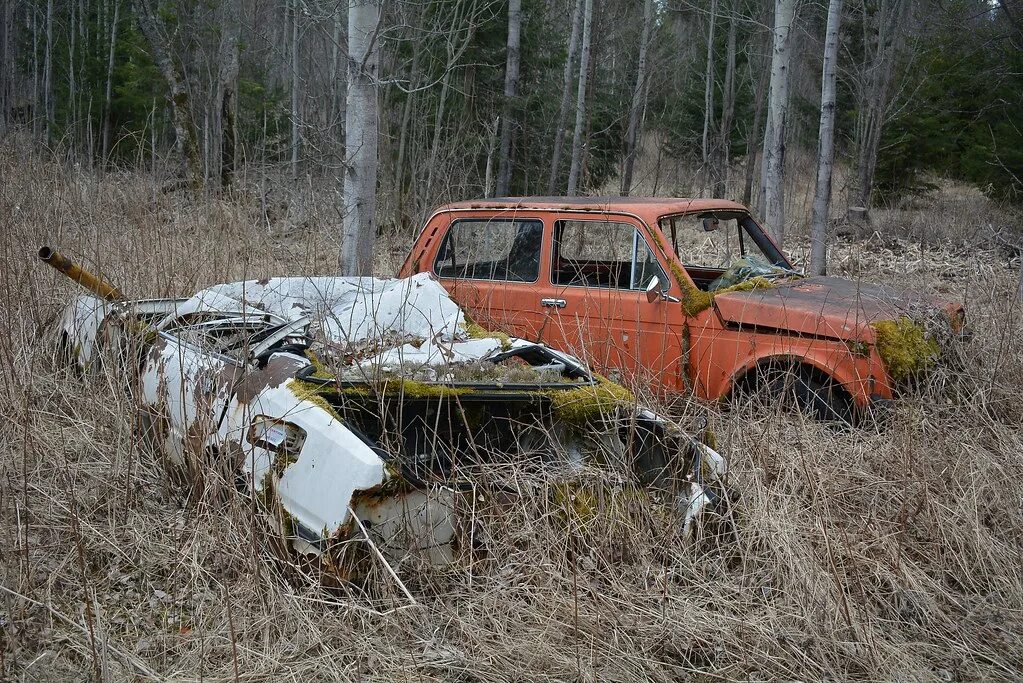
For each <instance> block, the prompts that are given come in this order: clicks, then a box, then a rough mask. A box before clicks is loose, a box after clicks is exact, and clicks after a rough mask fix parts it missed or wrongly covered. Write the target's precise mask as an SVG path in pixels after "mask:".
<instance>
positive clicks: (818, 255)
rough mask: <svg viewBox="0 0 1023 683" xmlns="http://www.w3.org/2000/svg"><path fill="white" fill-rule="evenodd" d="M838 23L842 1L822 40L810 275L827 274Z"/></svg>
mask: <svg viewBox="0 0 1023 683" xmlns="http://www.w3.org/2000/svg"><path fill="white" fill-rule="evenodd" d="M841 23H842V0H831V2H830V3H829V5H828V28H827V32H826V33H825V36H824V68H823V70H822V73H821V123H820V132H819V135H818V141H817V189H816V192H815V194H814V198H813V216H812V218H811V220H810V274H811V275H824V274H825V272H827V240H828V213H829V210H830V207H831V173H832V165H833V162H834V156H835V79H836V74H837V71H838V69H837V64H838V31H839V27H840V25H841Z"/></svg>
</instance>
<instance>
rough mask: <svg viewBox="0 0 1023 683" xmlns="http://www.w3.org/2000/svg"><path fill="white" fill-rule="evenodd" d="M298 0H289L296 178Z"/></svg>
mask: <svg viewBox="0 0 1023 683" xmlns="http://www.w3.org/2000/svg"><path fill="white" fill-rule="evenodd" d="M298 2H299V0H291V179H292V181H295V180H298V157H299V155H300V153H301V150H302V130H301V122H300V121H299V87H298V86H299V81H298V11H299V10H298Z"/></svg>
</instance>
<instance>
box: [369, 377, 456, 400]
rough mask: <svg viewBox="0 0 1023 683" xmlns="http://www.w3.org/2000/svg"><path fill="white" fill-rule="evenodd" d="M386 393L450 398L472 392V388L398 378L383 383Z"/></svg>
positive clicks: (414, 396)
mask: <svg viewBox="0 0 1023 683" xmlns="http://www.w3.org/2000/svg"><path fill="white" fill-rule="evenodd" d="M384 393H386V394H404V395H405V396H407V397H410V398H452V397H454V396H462V395H464V394H469V393H472V389H470V388H466V387H458V388H456V387H449V386H444V385H442V384H427V383H426V382H416V381H415V380H411V379H399V380H395V381H388V382H386V383H385V384H384Z"/></svg>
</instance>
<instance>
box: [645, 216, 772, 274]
mask: <svg viewBox="0 0 1023 683" xmlns="http://www.w3.org/2000/svg"><path fill="white" fill-rule="evenodd" d="M746 220H751V219H750V218H749V217H748V216H745V215H737V214H736V213H735V212H719V213H714V214H689V215H684V216H670V217H667V218H662V219H661V220H660V227H661V232H663V233H664V235H665V237H667V238H668V240H670V242H671V245H672V248H673V249H674V251H675V254H676V255H677V256H678V258H679V260H680V261H681V262H682V263H683V264H685V265H688V266H698V267H701V268H720V269H722V270H727V269H728V268H731V267H732V266H733V265H734V264H735V262H736V261H737V260H738V259H740V258H742V259H748V260H752V261H761V262H763V263H767V264H770V263H774V262H775V260H776V259H775V258H770V257H768V255H767V254H765V253H764V251H763V249H761V247H760V246H759V245H758V244H757V241H756V240H755V239H754V238H753V237H752V236H751V234H750V233H749V231H748V230H747V228H746V227H745V225H744V221H746Z"/></svg>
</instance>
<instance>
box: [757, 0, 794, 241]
mask: <svg viewBox="0 0 1023 683" xmlns="http://www.w3.org/2000/svg"><path fill="white" fill-rule="evenodd" d="M795 14H796V0H775V4H774V39H773V45H772V49H771V83H770V86H769V89H768V98H767V128H766V130H765V132H764V152H763V165H762V174H761V186H762V188H763V197H764V221H765V223H766V225H767V229H768V230H769V231H770V232H771V234H772V235H773V236H774V239H775V241H777V242H778V245H779V246H783V245H784V244H785V126H786V123H787V118H788V99H789V70H790V69H789V66H790V65H789V63H790V61H791V58H792V50H791V43H790V36H791V31H792V22H793V20H794V19H795Z"/></svg>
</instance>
